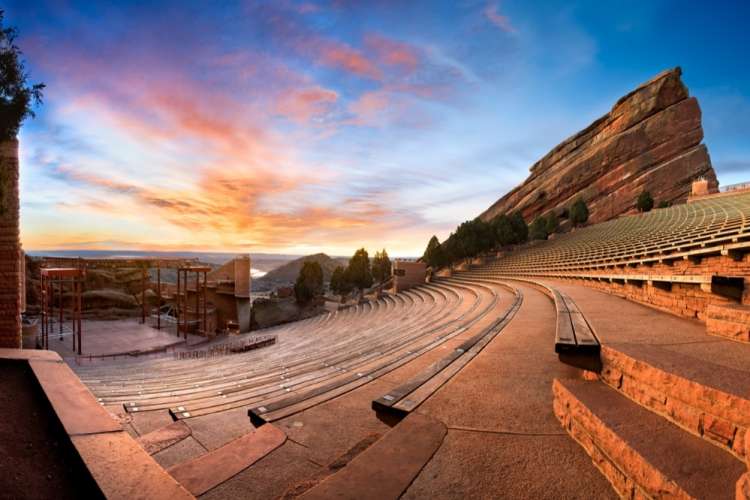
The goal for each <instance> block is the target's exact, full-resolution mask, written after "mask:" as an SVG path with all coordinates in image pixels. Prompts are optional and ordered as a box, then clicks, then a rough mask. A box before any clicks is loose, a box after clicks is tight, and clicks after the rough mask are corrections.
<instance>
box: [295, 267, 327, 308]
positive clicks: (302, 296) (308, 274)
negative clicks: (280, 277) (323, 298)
mask: <svg viewBox="0 0 750 500" xmlns="http://www.w3.org/2000/svg"><path fill="white" fill-rule="evenodd" d="M322 292H323V269H322V268H321V267H320V264H319V263H317V262H315V261H314V260H308V261H305V262H304V263H303V264H302V269H300V271H299V275H298V276H297V281H296V282H295V283H294V296H295V297H296V299H297V302H299V303H300V304H307V303H308V302H310V301H311V300H312V299H313V298H314V297H315V296H317V295H320V294H321V293H322Z"/></svg>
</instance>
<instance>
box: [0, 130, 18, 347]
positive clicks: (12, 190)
mask: <svg viewBox="0 0 750 500" xmlns="http://www.w3.org/2000/svg"><path fill="white" fill-rule="evenodd" d="M20 259H21V241H20V234H19V196H18V140H16V139H13V140H9V141H3V142H0V347H11V348H20V347H21V274H20V273H21V265H20V263H21V260H20Z"/></svg>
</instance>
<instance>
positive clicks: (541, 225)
mask: <svg viewBox="0 0 750 500" xmlns="http://www.w3.org/2000/svg"><path fill="white" fill-rule="evenodd" d="M547 236H548V233H547V219H545V218H544V217H542V216H541V215H539V216H537V218H536V219H534V222H532V223H531V225H530V226H529V238H531V239H532V240H546V239H547Z"/></svg>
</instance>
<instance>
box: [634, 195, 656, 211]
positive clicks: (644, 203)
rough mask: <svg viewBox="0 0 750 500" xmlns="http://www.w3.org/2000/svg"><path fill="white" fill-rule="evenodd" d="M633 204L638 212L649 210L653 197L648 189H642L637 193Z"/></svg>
mask: <svg viewBox="0 0 750 500" xmlns="http://www.w3.org/2000/svg"><path fill="white" fill-rule="evenodd" d="M635 206H636V208H637V209H638V211H639V212H650V211H651V209H652V208H654V198H653V197H652V196H651V193H649V192H648V191H643V192H642V193H641V194H639V195H638V200H637V201H636V202H635Z"/></svg>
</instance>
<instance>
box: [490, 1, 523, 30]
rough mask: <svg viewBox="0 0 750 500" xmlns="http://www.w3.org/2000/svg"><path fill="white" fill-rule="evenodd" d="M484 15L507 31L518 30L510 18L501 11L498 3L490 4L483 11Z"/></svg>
mask: <svg viewBox="0 0 750 500" xmlns="http://www.w3.org/2000/svg"><path fill="white" fill-rule="evenodd" d="M482 13H483V14H484V17H486V18H487V20H489V22H491V23H492V24H494V25H495V26H497V27H498V28H500V29H501V30H503V31H504V32H506V33H511V34H512V33H517V30H516V28H515V27H513V25H512V24H511V22H510V18H509V17H508V16H505V15H503V14H501V13H500V6H499V4H497V3H491V4H488V5H487V7H485V8H484V10H483V11H482Z"/></svg>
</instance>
